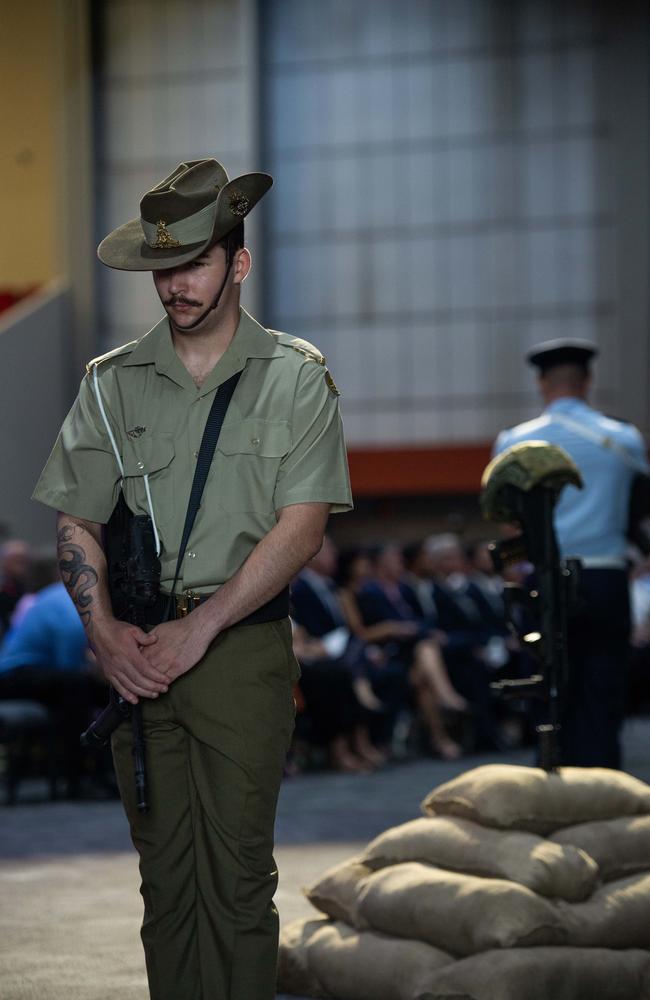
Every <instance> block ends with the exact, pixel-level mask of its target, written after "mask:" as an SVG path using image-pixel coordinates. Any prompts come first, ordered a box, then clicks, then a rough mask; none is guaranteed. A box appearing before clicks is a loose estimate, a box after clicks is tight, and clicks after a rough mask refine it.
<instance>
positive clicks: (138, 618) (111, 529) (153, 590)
mask: <svg viewBox="0 0 650 1000" xmlns="http://www.w3.org/2000/svg"><path fill="white" fill-rule="evenodd" d="M104 550H105V552H106V562H107V565H108V588H109V593H110V597H111V604H112V607H113V614H114V615H115V617H116V618H118V619H119V620H120V621H126V622H131V624H133V625H137V626H138V627H139V628H145V627H146V625H147V624H149V622H148V621H147V614H146V611H147V609H148V608H149V609H151V608H153V607H154V605H155V604H156V602H157V599H158V593H159V584H160V561H159V559H158V556H157V555H156V544H155V538H154V531H153V524H152V522H151V518H150V517H149V516H148V515H147V514H132V513H131V511H130V510H129V508H128V507H127V505H126V502H125V500H124V497H123V495H122V493H121V492H120V497H119V500H118V502H117V504H116V506H115V510H114V511H113V513H112V514H111V517H110V520H109V521H108V524H107V525H106V531H105V537H104ZM129 718H130V719H131V727H132V732H133V767H134V774H135V789H136V800H137V806H138V810H139V811H140V812H147V811H148V808H149V804H148V801H147V775H146V768H145V740H144V729H143V724H142V706H141V705H140V703H138V704H137V705H132V704H131V703H130V702H128V701H126V699H125V698H123V697H122V696H121V695H120V694H118V693H117V691H115V690H114V689H113V688H111V693H110V699H109V703H108V705H107V706H106V708H105V709H104V711H103V712H102V713H101V714H100V715H99V717H98V718H97V719H95V721H94V722H93V723H92V724H91V725H90V726H89V727H88V729H87V730H86V731H85V732H84V733H82V734H81V743H82V745H83V746H106V744H107V743H108V741H109V740H110V737H111V733H112V732H113V731H114V730H115V729H117V727H118V726H120V725H122V723H123V722H125V721H126V720H127V719H129Z"/></svg>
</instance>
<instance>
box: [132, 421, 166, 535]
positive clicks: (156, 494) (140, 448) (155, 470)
mask: <svg viewBox="0 0 650 1000" xmlns="http://www.w3.org/2000/svg"><path fill="white" fill-rule="evenodd" d="M174 455H175V450H174V441H173V438H172V436H171V434H148V435H146V437H141V438H137V439H136V440H135V441H128V443H127V444H126V446H125V453H124V456H123V459H122V461H123V464H124V493H125V497H126V502H127V504H128V505H129V507H130V508H131V510H133V511H136V512H138V513H141V514H150V510H149V503H148V500H147V490H146V487H145V483H144V477H145V476H147V477H148V480H149V490H150V492H151V500H152V505H153V512H154V517H155V519H156V524H158V525H163V524H167V523H169V521H170V520H171V519H172V517H173V516H174V484H173V475H174Z"/></svg>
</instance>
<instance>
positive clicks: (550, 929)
mask: <svg viewBox="0 0 650 1000" xmlns="http://www.w3.org/2000/svg"><path fill="white" fill-rule="evenodd" d="M568 905H569V904H567V903H565V904H564V906H567V907H568ZM579 905H582V904H579ZM355 919H356V923H357V926H358V927H360V928H372V929H373V930H377V931H383V933H385V934H390V935H394V936H395V937H406V938H412V939H414V940H416V941H426V942H427V943H428V944H432V945H434V947H436V948H441V949H442V950H443V951H448V952H451V953H455V954H458V955H471V954H473V953H474V952H477V951H486V950H487V949H489V948H511V947H515V946H516V945H520V946H525V945H532V944H540V945H542V944H561V943H563V942H564V940H565V937H566V931H565V929H564V925H563V922H562V917H561V914H560V913H559V912H558V910H557V907H556V905H555V904H553V903H550V902H549V901H548V900H546V899H543V898H542V897H541V896H538V895H536V894H535V893H534V892H531V891H530V889H526V888H525V887H524V886H523V885H517V883H516V882H506V881H505V880H503V879H489V878H478V877H476V876H475V875H460V874H457V873H455V872H448V871H443V870H442V869H441V868H433V867H431V866H430V865H423V864H419V863H417V862H414V861H411V862H405V863H404V864H401V865H393V866H391V867H390V868H382V869H380V870H379V871H377V872H375V873H374V874H373V875H369V876H368V877H367V878H364V879H362V880H361V881H360V882H359V883H358V886H357V905H356V912H355Z"/></svg>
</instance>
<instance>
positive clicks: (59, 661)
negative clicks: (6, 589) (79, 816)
mask: <svg viewBox="0 0 650 1000" xmlns="http://www.w3.org/2000/svg"><path fill="white" fill-rule="evenodd" d="M107 695H108V690H107V686H106V682H105V681H104V680H103V678H101V677H100V675H99V673H98V672H96V671H95V668H94V667H93V665H92V660H91V654H90V653H89V649H88V644H87V641H86V635H85V632H84V629H83V626H82V624H81V622H80V620H79V615H78V614H77V611H76V609H75V607H74V604H73V603H72V601H71V599H70V597H69V596H68V593H67V591H66V589H65V587H64V586H63V584H62V583H52V584H50V586H48V587H45V588H44V589H43V590H41V591H40V592H39V593H38V594H37V595H36V597H35V599H34V602H33V603H32V605H31V607H29V608H28V610H27V611H26V612H25V614H24V616H23V617H22V618H21V620H20V621H19V622H18V624H17V625H16V626H14V627H12V628H11V629H10V630H9V632H8V634H7V636H6V637H5V640H4V642H3V644H2V647H1V648H0V698H4V699H7V698H9V699H16V698H19V699H27V700H32V701H38V702H41V703H42V704H44V705H46V706H47V707H48V708H49V709H50V710H51V711H52V712H53V714H54V717H55V721H56V724H57V735H59V736H60V738H61V740H62V743H63V747H64V751H65V764H66V777H67V782H68V795H69V796H70V797H75V796H77V795H78V794H79V792H80V779H81V774H82V770H83V768H82V764H83V759H84V757H83V752H82V750H81V748H80V744H79V735H80V733H81V732H82V731H83V730H84V729H85V728H86V727H87V726H88V724H89V723H90V722H91V721H92V719H93V716H94V714H95V713H96V711H97V709H99V708H103V707H104V705H105V704H106V699H107Z"/></svg>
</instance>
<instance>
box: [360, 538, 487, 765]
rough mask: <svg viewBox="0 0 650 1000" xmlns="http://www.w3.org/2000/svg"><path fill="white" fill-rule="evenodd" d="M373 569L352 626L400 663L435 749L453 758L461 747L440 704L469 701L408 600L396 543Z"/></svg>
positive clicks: (380, 553) (379, 553) (376, 557)
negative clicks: (457, 689)
mask: <svg viewBox="0 0 650 1000" xmlns="http://www.w3.org/2000/svg"><path fill="white" fill-rule="evenodd" d="M372 572H373V576H372V579H371V580H369V581H367V582H366V583H365V584H364V585H363V586H361V588H360V590H359V593H358V595H357V603H358V616H359V617H358V620H357V619H355V616H354V611H353V613H352V617H351V619H350V624H351V627H352V628H353V629H354V630H355V631H356V634H357V635H359V637H360V638H362V639H364V641H366V642H377V643H380V644H381V645H382V648H383V650H384V653H385V655H386V657H387V658H388V660H389V661H390V662H392V663H393V664H396V665H398V666H399V667H401V669H402V671H403V672H404V676H405V678H407V679H408V682H409V684H410V686H411V687H412V689H413V691H414V695H415V701H416V705H417V709H418V712H419V715H420V717H421V719H422V721H423V722H424V725H425V726H426V729H427V732H428V738H429V743H430V748H431V750H432V751H433V752H434V753H436V754H438V755H439V756H441V757H443V758H445V759H447V760H453V759H455V758H457V757H458V756H459V755H460V752H461V748H460V747H459V745H458V744H457V743H456V742H455V741H454V740H452V739H451V737H450V736H449V735H448V733H447V730H446V728H445V724H444V721H443V718H442V714H441V708H448V709H452V710H455V711H464V710H465V709H466V707H467V702H466V701H465V699H464V697H463V696H462V695H461V694H459V693H458V691H456V690H455V688H454V686H453V685H452V683H451V682H450V680H449V677H448V675H447V670H446V668H445V664H444V661H443V660H442V657H441V655H440V650H439V648H438V644H437V642H436V639H435V637H434V636H433V635H432V634H431V627H430V623H429V622H428V621H427V620H426V619H425V618H424V617H423V616H422V615H420V614H418V611H417V609H416V608H415V607H414V605H413V601H412V600H410V592H409V588H408V587H407V586H406V584H405V583H404V579H403V577H404V563H403V560H402V555H401V552H400V550H399V548H398V546H396V545H384V546H382V547H380V548H379V549H377V550H376V551H375V553H374V554H373V558H372Z"/></svg>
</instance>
